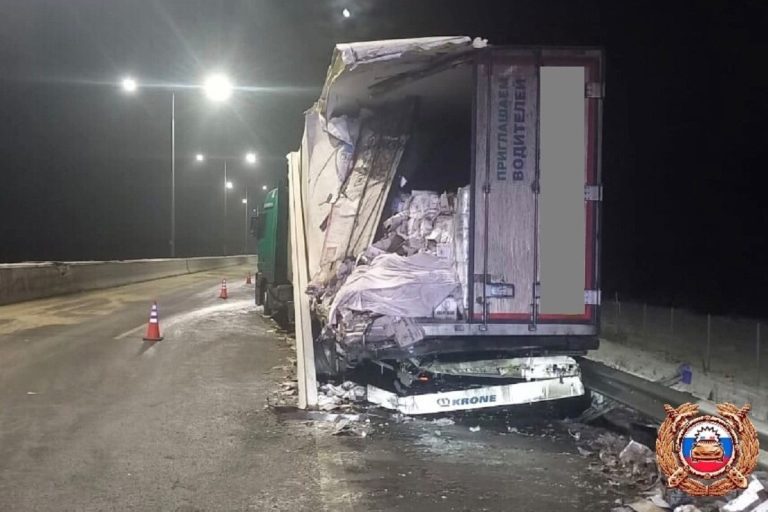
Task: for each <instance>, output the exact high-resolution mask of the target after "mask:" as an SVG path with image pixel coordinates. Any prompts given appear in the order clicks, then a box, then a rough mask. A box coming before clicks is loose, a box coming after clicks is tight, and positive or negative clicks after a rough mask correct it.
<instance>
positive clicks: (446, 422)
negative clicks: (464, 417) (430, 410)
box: [432, 418, 456, 427]
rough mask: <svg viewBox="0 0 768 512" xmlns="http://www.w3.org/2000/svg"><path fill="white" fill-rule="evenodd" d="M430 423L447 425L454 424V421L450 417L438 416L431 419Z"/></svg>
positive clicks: (441, 425) (440, 425)
mask: <svg viewBox="0 0 768 512" xmlns="http://www.w3.org/2000/svg"><path fill="white" fill-rule="evenodd" d="M432 423H434V424H435V425H437V426H439V427H447V426H449V425H454V424H455V423H456V422H455V421H453V420H452V419H451V418H438V419H436V420H432Z"/></svg>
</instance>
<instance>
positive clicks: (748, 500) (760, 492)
mask: <svg viewBox="0 0 768 512" xmlns="http://www.w3.org/2000/svg"><path fill="white" fill-rule="evenodd" d="M766 502H768V494H766V491H765V487H764V486H763V484H762V483H760V480H758V478H757V477H755V476H754V475H752V477H750V481H749V486H747V488H746V489H744V491H743V492H742V493H741V494H739V495H738V496H737V497H735V498H733V499H732V500H730V501H729V502H728V503H726V504H725V505H724V506H723V507H722V508H721V509H720V510H721V512H748V511H753V510H755V509H756V508H757V505H761V506H762V504H765V503H766ZM765 508H768V506H766V507H765Z"/></svg>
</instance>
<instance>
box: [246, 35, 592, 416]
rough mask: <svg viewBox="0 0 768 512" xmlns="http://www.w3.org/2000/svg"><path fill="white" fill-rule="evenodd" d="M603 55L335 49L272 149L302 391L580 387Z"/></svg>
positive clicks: (572, 394)
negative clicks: (279, 146) (311, 100)
mask: <svg viewBox="0 0 768 512" xmlns="http://www.w3.org/2000/svg"><path fill="white" fill-rule="evenodd" d="M603 68H604V66H603V55H602V51H601V50H600V49H597V48H582V47H566V48H562V47H493V46H490V45H488V44H487V43H486V42H485V41H484V40H481V39H475V40H471V39H470V38H468V37H429V38H420V39H407V40H391V41H373V42H363V43H352V44H339V45H337V46H336V48H335V50H334V53H333V56H332V61H331V66H330V68H329V70H328V74H327V78H326V81H325V84H324V86H323V89H322V93H321V96H320V98H319V99H318V100H317V102H316V103H315V104H314V106H313V107H312V108H311V109H310V110H308V111H307V112H306V116H305V129H304V136H303V139H302V142H301V148H300V150H299V151H297V152H295V153H291V154H289V155H288V161H289V166H288V167H289V184H288V187H289V189H290V193H289V194H288V199H289V201H288V203H287V204H286V206H287V207H288V209H289V210H290V222H289V234H290V237H289V238H290V244H291V246H292V250H291V251H290V255H289V256H290V257H291V258H292V265H293V292H294V293H293V299H295V300H294V303H293V305H294V307H295V318H296V333H297V346H298V347H297V349H298V352H299V374H300V375H299V378H300V380H301V385H300V392H301V394H302V397H303V398H302V400H301V401H302V402H303V403H302V405H303V404H304V403H306V404H307V405H309V406H312V405H314V403H315V402H316V398H315V397H316V385H317V383H316V374H317V375H320V376H325V377H326V378H328V377H330V378H338V377H339V376H342V375H344V374H347V373H348V372H352V371H360V369H361V368H362V369H365V370H367V371H369V372H370V374H371V375H373V374H378V376H379V377H381V376H382V375H384V376H387V379H384V380H382V379H379V383H380V385H377V386H376V387H374V386H369V388H368V400H369V401H372V402H375V403H379V404H381V405H383V406H385V407H389V408H393V409H398V410H400V411H402V412H405V413H409V414H419V413H437V412H443V411H451V410H458V409H473V408H481V407H494V406H505V405H511V404H519V403H530V402H537V401H544V400H555V399H568V398H570V399H575V398H577V397H584V396H585V390H584V387H583V384H582V382H581V378H580V371H579V366H578V363H577V361H576V359H574V356H579V355H583V354H585V353H586V352H587V351H588V350H590V349H595V348H597V346H598V337H597V336H598V322H599V303H600V290H599V265H598V249H599V227H600V217H599V213H600V201H601V198H602V197H601V196H602V193H601V185H600V122H601V111H602V96H603V90H604V86H603V72H604V70H603ZM260 256H261V255H260ZM384 381H386V382H389V385H386V382H384ZM382 382H384V383H382Z"/></svg>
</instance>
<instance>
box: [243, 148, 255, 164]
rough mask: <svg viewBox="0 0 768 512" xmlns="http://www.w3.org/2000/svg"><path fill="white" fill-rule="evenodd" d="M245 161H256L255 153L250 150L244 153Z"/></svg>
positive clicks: (250, 162)
mask: <svg viewBox="0 0 768 512" xmlns="http://www.w3.org/2000/svg"><path fill="white" fill-rule="evenodd" d="M245 161H246V163H249V164H251V165H253V164H255V163H256V153H254V152H252V151H251V152H249V153H246V154H245Z"/></svg>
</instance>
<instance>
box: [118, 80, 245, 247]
mask: <svg viewBox="0 0 768 512" xmlns="http://www.w3.org/2000/svg"><path fill="white" fill-rule="evenodd" d="M120 87H121V88H122V89H123V91H124V92H125V93H127V94H134V93H135V92H136V90H137V89H138V88H139V84H138V82H137V81H136V79H135V78H132V77H130V76H126V77H124V78H123V79H122V80H121V81H120ZM202 88H203V90H204V91H205V94H206V95H207V96H208V98H209V99H210V100H211V101H215V102H222V101H226V100H227V99H228V98H229V97H230V96H231V95H232V90H233V86H232V83H231V82H230V81H229V79H228V78H227V77H226V76H225V75H222V74H215V75H211V76H209V77H208V79H207V80H206V81H205V83H204V84H203V87H202ZM225 166H226V162H225ZM224 172H225V176H226V168H225V171H224ZM224 186H225V192H224V194H225V196H224V200H225V203H224V211H225V213H224V216H225V217H226V178H225V184H224ZM169 244H170V246H171V251H170V252H171V258H175V257H176V91H174V90H171V239H170V240H169Z"/></svg>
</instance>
